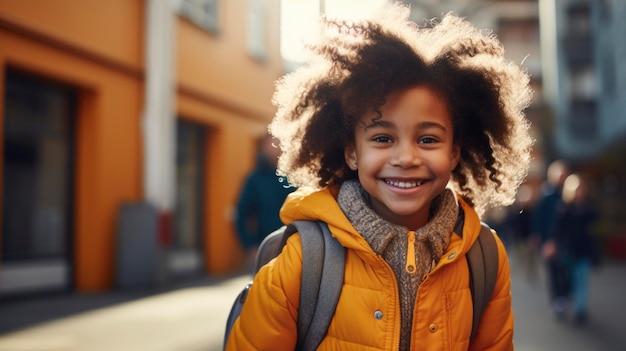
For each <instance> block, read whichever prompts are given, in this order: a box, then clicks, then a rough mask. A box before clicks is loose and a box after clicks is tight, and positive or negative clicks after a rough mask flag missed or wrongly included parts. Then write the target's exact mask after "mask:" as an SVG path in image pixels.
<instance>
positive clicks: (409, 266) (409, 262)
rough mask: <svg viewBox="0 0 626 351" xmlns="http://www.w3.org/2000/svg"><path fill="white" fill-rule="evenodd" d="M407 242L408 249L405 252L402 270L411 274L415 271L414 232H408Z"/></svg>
mask: <svg viewBox="0 0 626 351" xmlns="http://www.w3.org/2000/svg"><path fill="white" fill-rule="evenodd" d="M408 235H409V240H408V247H407V250H406V265H405V266H404V270H406V272H407V273H409V274H413V273H415V271H416V267H415V232H414V231H409V234H408Z"/></svg>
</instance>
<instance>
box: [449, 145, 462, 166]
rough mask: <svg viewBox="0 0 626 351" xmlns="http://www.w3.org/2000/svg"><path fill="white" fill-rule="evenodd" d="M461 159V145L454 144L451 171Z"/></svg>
mask: <svg viewBox="0 0 626 351" xmlns="http://www.w3.org/2000/svg"><path fill="white" fill-rule="evenodd" d="M460 160H461V145H459V144H454V145H453V146H452V157H450V171H453V170H454V169H455V168H456V166H457V165H458V164H459V161H460Z"/></svg>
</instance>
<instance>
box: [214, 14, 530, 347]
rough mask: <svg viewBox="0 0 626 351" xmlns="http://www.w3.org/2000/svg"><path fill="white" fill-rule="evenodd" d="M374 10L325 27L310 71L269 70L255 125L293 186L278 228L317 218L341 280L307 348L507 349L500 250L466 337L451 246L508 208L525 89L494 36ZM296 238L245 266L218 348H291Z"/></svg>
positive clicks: (464, 286) (522, 162) (523, 139)
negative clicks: (247, 275)
mask: <svg viewBox="0 0 626 351" xmlns="http://www.w3.org/2000/svg"><path fill="white" fill-rule="evenodd" d="M409 13H410V12H409V9H408V8H407V7H404V6H400V5H397V4H395V5H391V4H389V5H387V7H386V8H385V9H384V10H383V11H382V13H378V14H376V15H375V16H373V17H371V18H369V19H368V20H365V21H363V22H356V23H355V22H350V21H342V20H325V22H324V23H323V24H324V26H322V27H321V28H323V30H322V31H321V34H322V35H321V37H320V42H319V43H317V45H314V50H313V51H312V53H313V54H314V55H315V56H316V57H315V59H314V60H312V61H311V65H309V66H304V67H301V68H300V69H298V70H296V71H295V72H293V73H291V74H290V75H288V76H286V77H284V78H283V79H282V80H281V81H280V82H279V84H278V86H277V92H276V94H275V99H274V101H275V102H276V103H277V105H278V113H277V115H276V116H275V118H274V120H273V122H272V124H271V125H270V130H271V132H272V134H274V135H275V136H276V137H277V138H278V139H279V140H280V145H281V147H282V150H283V154H281V157H280V160H279V168H280V170H281V171H282V172H285V173H286V174H287V176H288V177H289V180H290V182H292V183H293V184H296V185H298V186H301V190H298V191H297V192H296V193H293V194H291V195H290V196H289V197H288V198H287V200H286V202H285V205H284V206H283V208H282V209H281V218H282V219H283V220H284V221H285V222H291V221H295V220H301V219H309V220H319V221H323V222H325V223H328V225H329V228H330V230H331V233H332V234H333V236H334V237H335V238H336V239H337V240H338V241H339V242H340V244H341V245H343V246H344V247H345V251H346V252H345V254H346V260H345V267H343V268H342V269H344V272H345V273H344V285H343V287H342V290H341V294H340V296H339V299H338V304H337V307H336V310H335V312H334V314H333V315H332V316H331V318H332V320H331V321H330V324H329V328H328V330H327V332H326V333H324V336H325V337H324V339H323V340H322V341H321V344H320V345H319V348H318V349H319V350H403V351H404V350H423V349H430V350H434V349H447V350H468V349H471V350H501V351H506V350H513V311H512V307H511V291H510V270H509V264H508V257H507V253H506V249H505V247H504V245H503V244H502V242H501V241H500V240H499V239H498V237H497V236H494V237H495V239H496V245H497V248H496V249H495V250H497V254H498V267H497V270H498V274H497V279H496V282H495V289H494V291H493V294H491V300H490V301H489V303H488V304H487V306H486V309H485V311H484V313H483V314H482V317H481V318H480V323H479V324H478V325H477V329H476V334H475V338H471V334H472V325H473V323H472V297H471V296H472V294H471V287H470V277H469V272H468V267H467V260H466V259H465V254H466V253H467V252H468V250H469V249H470V247H471V246H472V245H473V244H474V243H475V242H476V240H477V239H478V236H479V233H480V231H481V223H480V215H481V214H482V213H483V212H484V210H485V209H486V208H488V207H497V206H503V205H508V204H509V203H510V202H512V200H513V197H514V195H515V192H516V190H517V187H518V186H519V184H520V180H521V179H522V176H523V175H524V174H525V173H526V171H527V167H528V163H529V160H530V147H531V145H532V139H531V137H530V135H529V134H528V124H527V121H526V120H525V118H524V113H523V109H524V108H525V107H526V104H527V103H528V102H529V101H530V100H529V99H530V97H531V95H532V94H531V90H530V88H529V86H528V76H527V75H526V73H525V72H524V70H522V69H520V67H519V66H518V65H516V64H514V63H512V62H510V61H508V60H506V59H505V57H504V51H503V50H502V47H501V43H500V42H499V41H498V40H497V39H496V38H495V37H494V36H492V35H490V34H488V33H486V32H483V31H480V30H478V29H476V28H474V27H473V26H472V25H471V24H470V23H469V22H467V21H465V20H463V19H461V18H458V17H455V16H453V15H447V16H445V17H444V18H443V19H442V21H441V22H440V23H431V24H432V25H433V27H432V28H430V27H425V28H418V27H417V26H416V25H415V23H413V22H411V21H410V20H409V18H408V17H409ZM302 250H303V248H302V245H301V244H300V237H299V236H298V235H293V236H291V237H290V238H289V240H288V241H287V244H286V246H285V247H284V248H283V251H282V253H281V254H280V255H279V256H277V257H276V258H275V259H274V260H272V261H270V262H269V263H268V264H267V265H265V266H264V267H262V268H261V269H260V270H259V272H258V273H257V274H256V276H255V278H254V280H255V282H254V284H253V287H252V288H251V289H250V290H249V293H248V295H247V299H246V303H245V305H244V306H243V309H242V311H241V315H240V316H239V318H238V319H237V320H236V321H235V324H234V326H233V328H232V331H231V334H230V337H229V339H228V344H227V347H226V348H227V350H244V349H245V350H270V349H271V350H293V349H294V347H295V346H296V340H297V335H298V334H299V332H300V330H298V326H297V319H298V306H299V296H300V295H299V293H300V276H301V272H302V259H301V257H302Z"/></svg>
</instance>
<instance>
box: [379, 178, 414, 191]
mask: <svg viewBox="0 0 626 351" xmlns="http://www.w3.org/2000/svg"><path fill="white" fill-rule="evenodd" d="M385 183H386V184H388V185H391V186H395V187H396V188H403V189H408V188H415V187H418V186H420V185H422V184H424V181H423V180H419V181H416V180H412V181H400V180H390V179H385Z"/></svg>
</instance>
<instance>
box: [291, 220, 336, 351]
mask: <svg viewBox="0 0 626 351" xmlns="http://www.w3.org/2000/svg"><path fill="white" fill-rule="evenodd" d="M293 225H294V226H295V227H296V229H297V231H298V233H299V234H300V237H301V240H302V281H301V287H300V308H299V310H298V341H297V344H296V350H307V351H308V350H315V349H317V347H318V346H319V344H320V343H321V342H322V339H324V336H326V332H327V331H328V326H329V325H330V321H331V320H332V317H333V315H334V313H335V308H336V307H337V302H338V300H339V295H340V294H341V289H342V288H343V275H344V266H345V248H344V247H343V246H341V244H340V243H339V241H337V239H335V238H334V237H333V236H332V235H331V233H330V230H329V229H328V225H327V224H326V223H323V222H310V221H297V222H294V223H293Z"/></svg>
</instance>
